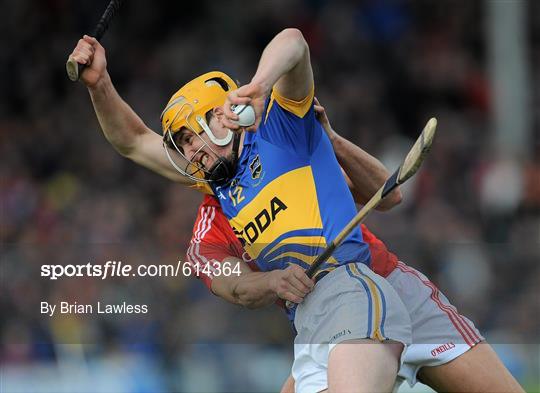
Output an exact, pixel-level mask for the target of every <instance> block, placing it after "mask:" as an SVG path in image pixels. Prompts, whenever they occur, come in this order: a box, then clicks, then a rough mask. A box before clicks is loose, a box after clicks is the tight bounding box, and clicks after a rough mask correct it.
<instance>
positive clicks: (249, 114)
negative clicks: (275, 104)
mask: <svg viewBox="0 0 540 393" xmlns="http://www.w3.org/2000/svg"><path fill="white" fill-rule="evenodd" d="M231 109H232V111H233V112H234V113H236V114H237V115H238V121H237V122H236V123H238V125H239V126H240V127H250V126H252V125H253V124H255V110H253V107H252V106H251V105H233V106H231Z"/></svg>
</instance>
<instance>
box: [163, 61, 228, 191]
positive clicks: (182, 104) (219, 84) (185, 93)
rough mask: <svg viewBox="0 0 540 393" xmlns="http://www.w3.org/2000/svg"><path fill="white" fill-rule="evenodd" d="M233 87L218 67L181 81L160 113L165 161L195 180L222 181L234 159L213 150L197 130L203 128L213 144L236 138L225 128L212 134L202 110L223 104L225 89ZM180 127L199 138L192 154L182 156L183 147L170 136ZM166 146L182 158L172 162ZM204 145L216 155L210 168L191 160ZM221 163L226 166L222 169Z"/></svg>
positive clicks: (205, 112)
mask: <svg viewBox="0 0 540 393" xmlns="http://www.w3.org/2000/svg"><path fill="white" fill-rule="evenodd" d="M237 88H238V86H237V84H236V83H235V82H234V81H233V80H232V79H231V78H230V77H229V76H228V75H226V74H224V73H222V72H218V71H213V72H208V73H206V74H204V75H201V76H199V77H197V78H195V79H193V80H192V81H191V82H189V83H187V84H186V85H184V86H183V87H182V88H181V89H180V90H178V91H177V92H176V93H175V94H174V95H173V96H172V97H171V99H170V100H169V102H168V103H167V106H166V107H165V109H164V110H163V112H162V113H161V125H162V128H163V146H164V147H165V152H166V154H167V157H168V159H169V161H170V162H171V164H172V165H173V167H174V168H175V169H176V170H177V171H178V172H180V173H181V174H182V175H184V176H186V177H188V178H190V179H192V180H194V181H197V182H211V181H224V180H225V179H224V175H225V174H229V175H230V172H231V169H233V168H231V167H230V165H231V164H235V162H234V163H231V162H230V161H231V159H227V158H225V157H221V156H220V155H219V154H218V153H216V151H215V150H214V149H213V148H212V146H210V145H209V144H208V143H207V142H206V141H205V140H204V139H203V138H202V137H201V134H202V133H203V132H204V133H205V134H206V135H207V136H208V139H210V141H211V142H212V143H214V144H215V145H217V146H226V145H228V144H229V143H230V142H231V141H232V140H233V138H234V139H235V140H236V137H235V135H236V134H234V133H233V132H232V131H231V130H228V133H227V135H226V136H225V137H224V138H218V137H216V136H215V135H214V133H213V132H212V130H211V129H210V127H209V126H208V123H207V121H206V114H207V113H208V112H209V111H211V110H213V109H214V108H215V107H218V106H221V105H223V104H224V103H225V99H226V98H227V94H228V93H229V91H231V90H234V89H237ZM183 128H186V129H188V130H190V131H192V132H193V133H194V134H195V136H194V137H198V138H200V139H201V140H202V142H203V145H202V146H201V148H199V149H198V150H197V151H196V152H195V154H194V155H193V156H192V157H186V156H185V154H184V151H183V149H182V148H181V147H180V146H178V145H177V144H176V142H175V140H174V136H175V134H176V133H178V132H180V131H181V130H182V129H183ZM167 147H169V148H171V149H173V150H175V151H176V152H177V153H179V154H180V155H181V156H182V157H183V158H184V159H185V160H186V162H183V163H177V162H175V161H174V159H173V157H172V156H171V154H170V152H169V151H168V149H167ZM204 147H208V149H209V150H210V151H212V153H214V154H215V155H216V157H217V160H216V163H215V164H214V165H213V166H212V168H210V169H204V168H203V167H202V166H201V165H200V164H199V163H197V162H193V161H192V158H193V157H194V156H196V155H197V154H198V153H199V152H200V151H201V150H202V149H203V148H204ZM233 147H234V146H233ZM237 151H238V150H237V149H236V151H235V149H233V157H234V156H236V155H237ZM234 161H236V159H235V160H234ZM225 167H226V170H224V169H225ZM214 172H216V173H214ZM233 174H234V173H233ZM229 175H227V176H226V177H228V176H229Z"/></svg>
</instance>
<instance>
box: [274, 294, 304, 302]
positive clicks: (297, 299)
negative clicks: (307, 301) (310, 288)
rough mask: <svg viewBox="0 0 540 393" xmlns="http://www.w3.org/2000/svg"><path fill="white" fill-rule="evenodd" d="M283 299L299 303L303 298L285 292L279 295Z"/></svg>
mask: <svg viewBox="0 0 540 393" xmlns="http://www.w3.org/2000/svg"><path fill="white" fill-rule="evenodd" d="M280 297H281V298H282V299H284V300H288V301H290V302H293V303H297V304H300V303H302V301H303V300H304V298H302V297H300V296H297V295H295V294H293V293H291V292H285V293H284V294H283V295H281V296H280Z"/></svg>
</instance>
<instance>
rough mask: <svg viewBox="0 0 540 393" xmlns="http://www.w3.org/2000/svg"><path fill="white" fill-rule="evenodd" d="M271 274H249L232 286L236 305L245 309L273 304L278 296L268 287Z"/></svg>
mask: <svg viewBox="0 0 540 393" xmlns="http://www.w3.org/2000/svg"><path fill="white" fill-rule="evenodd" d="M270 274H271V272H250V273H249V274H247V275H245V277H243V279H241V280H239V281H238V282H237V283H236V285H235V286H234V289H233V293H234V297H235V299H236V300H237V303H238V304H240V305H242V306H244V307H247V308H260V307H265V306H268V305H269V304H272V303H274V302H275V301H276V300H277V299H278V296H277V294H276V292H275V291H273V290H272V288H271V285H270Z"/></svg>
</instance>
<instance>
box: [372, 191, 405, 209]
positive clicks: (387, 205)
mask: <svg viewBox="0 0 540 393" xmlns="http://www.w3.org/2000/svg"><path fill="white" fill-rule="evenodd" d="M402 200H403V195H402V194H401V190H400V189H399V188H396V189H395V190H393V191H392V192H391V193H390V194H389V195H387V197H386V198H384V200H383V201H382V203H381V204H380V205H379V206H378V207H377V209H376V210H379V211H383V212H384V211H388V210H391V209H393V208H394V207H396V206H397V205H399V204H400V203H401V201H402Z"/></svg>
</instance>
